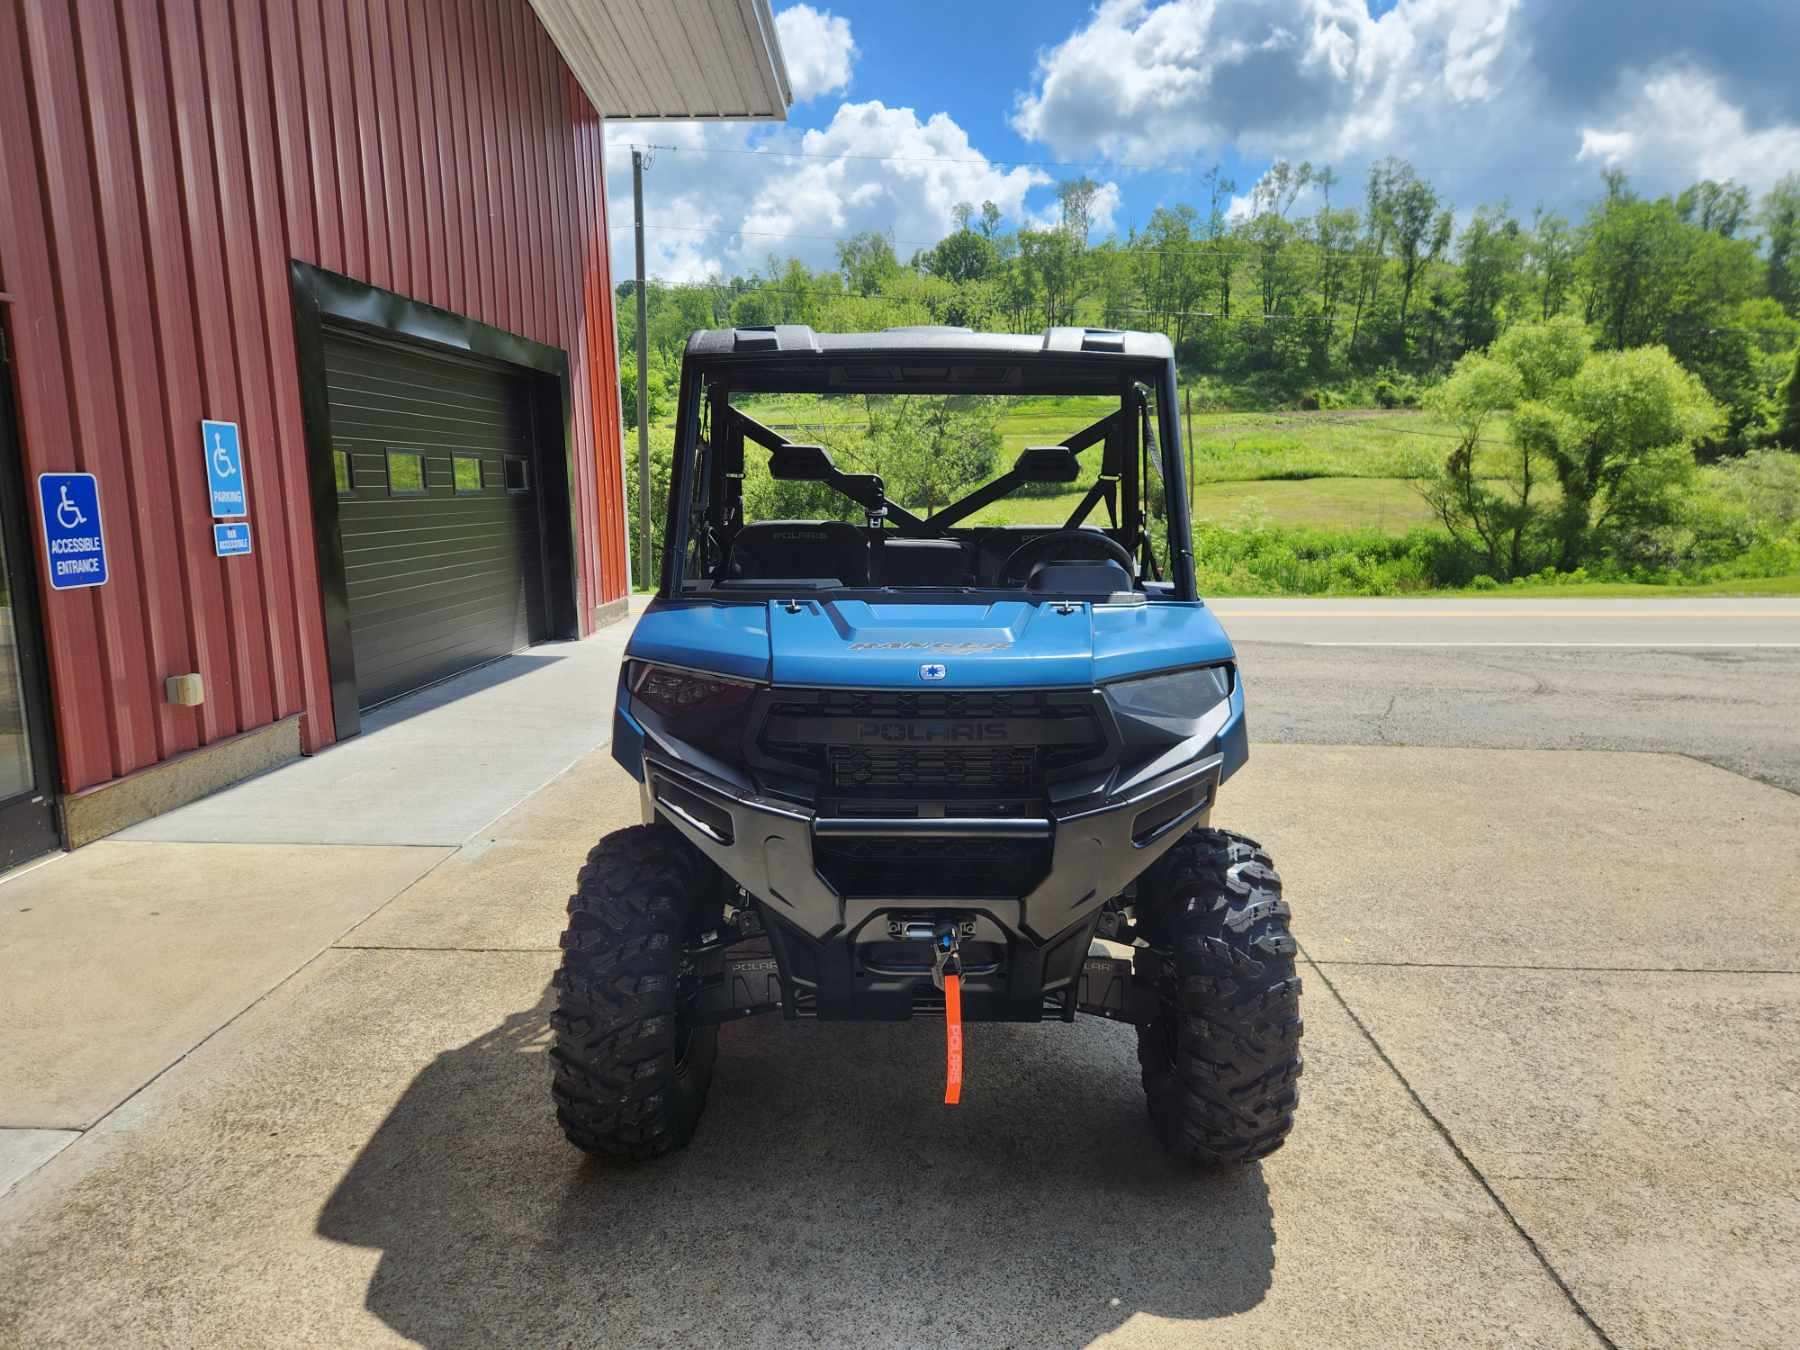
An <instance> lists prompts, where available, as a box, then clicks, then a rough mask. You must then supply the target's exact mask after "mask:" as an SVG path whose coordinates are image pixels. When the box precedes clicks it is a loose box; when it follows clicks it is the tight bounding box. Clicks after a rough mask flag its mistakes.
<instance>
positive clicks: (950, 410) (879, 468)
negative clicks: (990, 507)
mask: <svg viewBox="0 0 1800 1350" xmlns="http://www.w3.org/2000/svg"><path fill="white" fill-rule="evenodd" d="M867 407H868V423H869V438H868V446H869V455H870V457H871V461H872V464H873V466H874V468H875V470H876V472H878V473H880V474H881V476H882V479H883V481H884V486H885V487H886V490H887V494H888V496H889V497H890V498H891V499H892V500H894V501H896V502H899V503H900V504H901V505H903V506H907V507H911V508H913V509H915V510H922V511H923V512H924V513H925V514H926V515H930V514H931V513H932V512H933V511H935V510H936V509H937V508H938V507H940V506H946V505H948V504H949V503H950V502H952V501H954V500H956V498H958V497H960V496H961V495H963V494H964V493H965V492H967V491H968V490H969V489H970V488H972V487H975V486H976V485H978V484H981V483H985V482H987V481H988V480H989V479H990V478H992V477H993V476H994V471H995V468H996V466H997V465H998V463H999V459H1000V421H999V409H998V407H997V402H996V400H994V399H992V398H987V397H982V396H970V395H950V394H935V395H928V394H908V395H905V396H902V397H899V398H875V397H871V398H869V399H868V400H867Z"/></svg>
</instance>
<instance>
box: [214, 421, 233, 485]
mask: <svg viewBox="0 0 1800 1350" xmlns="http://www.w3.org/2000/svg"><path fill="white" fill-rule="evenodd" d="M212 467H213V473H214V475H215V476H217V477H219V478H230V477H232V476H233V475H234V474H236V473H237V466H236V465H234V464H233V463H232V462H231V452H230V451H229V450H227V449H226V448H225V443H224V442H223V441H221V440H220V439H219V433H218V432H216V431H215V432H213V452H212Z"/></svg>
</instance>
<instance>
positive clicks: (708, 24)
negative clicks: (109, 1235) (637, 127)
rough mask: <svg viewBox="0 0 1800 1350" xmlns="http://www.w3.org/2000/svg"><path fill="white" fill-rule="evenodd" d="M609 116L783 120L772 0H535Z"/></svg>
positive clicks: (782, 74)
mask: <svg viewBox="0 0 1800 1350" xmlns="http://www.w3.org/2000/svg"><path fill="white" fill-rule="evenodd" d="M531 4H532V8H533V9H535V10H536V11H537V13H538V18H540V19H541V20H543V24H544V30H545V31H546V32H547V33H549V34H550V37H551V40H552V41H554V42H555V43H556V45H557V48H558V50H560V51H561V52H562V55H563V60H565V61H567V62H568V63H569V69H570V70H572V71H573V72H574V73H575V78H576V79H577V80H578V81H579V82H580V84H581V87H582V88H583V89H584V90H586V91H587V96H588V98H589V99H590V100H591V101H592V102H593V104H594V106H595V107H596V108H598V109H599V110H600V115H601V116H602V117H606V118H612V119H618V120H622V121H642V120H650V119H654V118H669V119H678V120H684V121H686V120H694V119H712V118H729V119H732V120H735V121H775V122H780V121H785V120H786V119H787V110H788V105H789V104H791V103H792V102H793V101H794V100H793V91H792V90H791V89H790V88H789V86H788V76H787V66H786V65H785V64H784V63H783V61H782V59H781V41H780V39H779V38H778V37H777V36H776V33H775V18H774V15H773V14H771V13H770V11H769V0H531Z"/></svg>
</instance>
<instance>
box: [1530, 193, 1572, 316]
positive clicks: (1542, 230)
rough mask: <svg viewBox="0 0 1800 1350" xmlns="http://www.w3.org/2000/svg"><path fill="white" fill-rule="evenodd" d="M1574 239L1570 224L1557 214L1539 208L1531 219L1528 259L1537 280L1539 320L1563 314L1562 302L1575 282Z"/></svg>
mask: <svg viewBox="0 0 1800 1350" xmlns="http://www.w3.org/2000/svg"><path fill="white" fill-rule="evenodd" d="M1575 254H1576V249H1575V236H1574V234H1573V233H1572V232H1571V231H1570V229H1569V222H1568V221H1566V220H1564V219H1563V218H1562V217H1561V216H1559V215H1557V214H1556V213H1555V212H1550V213H1548V214H1546V213H1545V212H1544V211H1543V209H1542V208H1539V209H1538V211H1537V212H1536V214H1535V215H1534V216H1533V217H1532V225H1531V243H1530V245H1529V247H1528V249H1527V257H1528V259H1529V261H1530V265H1531V269H1532V271H1533V273H1534V274H1535V276H1536V280H1537V287H1538V317H1539V318H1540V319H1548V318H1550V317H1551V316H1552V315H1556V314H1560V313H1562V308H1563V302H1564V301H1565V300H1566V299H1567V298H1568V294H1569V288H1570V286H1572V285H1573V284H1574V281H1575Z"/></svg>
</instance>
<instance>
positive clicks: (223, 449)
mask: <svg viewBox="0 0 1800 1350" xmlns="http://www.w3.org/2000/svg"><path fill="white" fill-rule="evenodd" d="M200 439H201V441H202V442H204V444H205V448H206V485H207V487H208V488H209V489H210V490H211V492H212V514H213V519H214V520H222V519H224V518H226V517H229V516H247V515H249V514H250V497H249V494H248V493H246V492H245V490H244V452H243V450H242V449H241V448H240V447H239V443H238V429H237V423H236V422H202V423H201V424H200ZM246 538H248V536H247V535H246ZM241 551H242V552H244V553H248V552H249V551H250V550H249V548H248V547H246V548H244V549H242V550H241ZM220 552H221V555H223V550H220Z"/></svg>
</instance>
